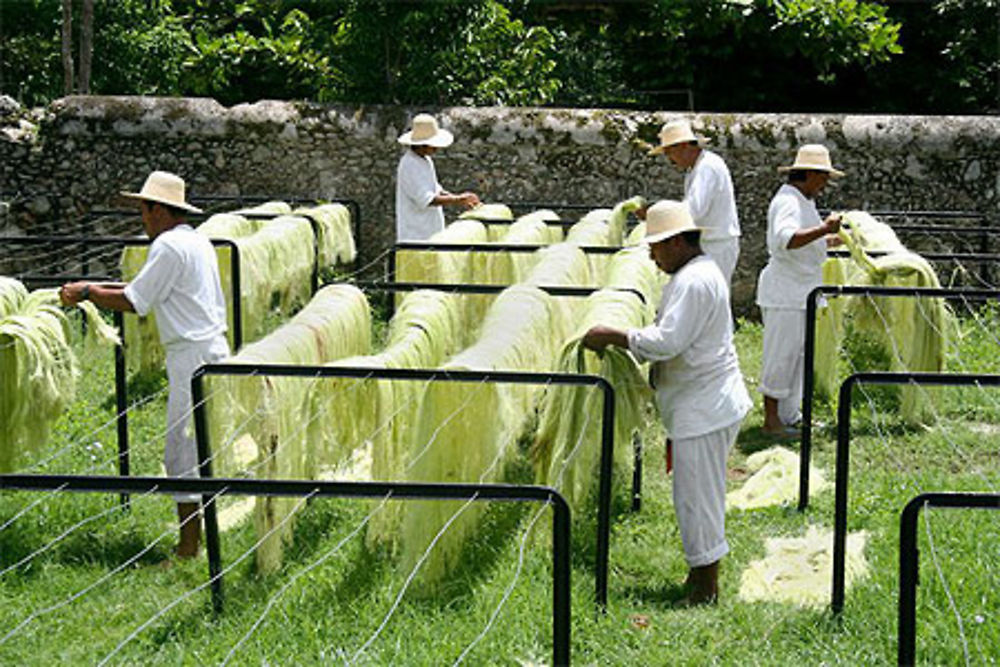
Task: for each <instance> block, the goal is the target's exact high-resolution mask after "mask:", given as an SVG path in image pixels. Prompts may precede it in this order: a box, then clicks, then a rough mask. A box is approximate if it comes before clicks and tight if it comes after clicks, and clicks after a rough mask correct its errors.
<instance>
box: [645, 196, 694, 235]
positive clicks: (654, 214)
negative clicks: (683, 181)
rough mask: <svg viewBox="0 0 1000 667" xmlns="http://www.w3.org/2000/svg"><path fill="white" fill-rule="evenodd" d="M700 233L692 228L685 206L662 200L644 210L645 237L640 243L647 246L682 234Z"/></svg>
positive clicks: (692, 221) (691, 220)
mask: <svg viewBox="0 0 1000 667" xmlns="http://www.w3.org/2000/svg"><path fill="white" fill-rule="evenodd" d="M700 231H701V227H695V226H694V220H693V219H692V218H691V212H690V211H688V207H687V204H684V203H683V202H679V201H671V200H669V199H663V200H661V201H658V202H656V203H655V204H653V205H652V206H650V207H649V209H647V210H646V235H645V236H644V237H643V239H642V243H643V245H647V246H649V245H653V244H654V243H659V242H660V241H666V240H667V239H669V238H671V237H672V236H677V235H678V234H681V233H683V232H700Z"/></svg>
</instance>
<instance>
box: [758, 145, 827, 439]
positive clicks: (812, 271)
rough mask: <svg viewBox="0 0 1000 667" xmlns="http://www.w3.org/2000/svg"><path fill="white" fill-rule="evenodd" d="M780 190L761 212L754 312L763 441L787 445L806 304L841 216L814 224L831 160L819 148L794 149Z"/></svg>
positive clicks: (795, 417) (797, 397)
mask: <svg viewBox="0 0 1000 667" xmlns="http://www.w3.org/2000/svg"><path fill="white" fill-rule="evenodd" d="M778 171H779V172H782V173H787V182H786V183H785V184H783V185H782V186H781V187H780V188H778V191H777V193H775V195H774V197H773V198H772V199H771V205H770V206H769V207H768V209H767V252H768V255H769V258H768V261H767V265H766V266H765V267H764V269H763V270H762V271H761V272H760V277H759V278H758V280H757V305H758V306H760V311H761V316H762V318H763V321H764V353H763V359H762V366H763V367H762V369H761V377H760V392H761V394H763V395H764V426H763V430H764V432H765V433H767V434H768V435H771V436H774V437H776V438H779V439H793V438H795V437H796V436H797V435H798V430H797V429H796V428H795V424H796V423H797V422H799V421H800V420H801V418H802V413H801V411H800V409H801V405H802V373H803V370H804V369H803V361H804V357H805V330H806V297H807V296H808V295H809V292H811V291H812V290H813V289H814V288H816V287H818V286H819V285H821V284H822V283H823V262H824V261H825V260H826V249H827V248H828V247H833V246H835V245H839V244H840V239H839V238H838V237H837V236H836V233H837V231H838V230H839V229H840V216H839V215H837V214H830V215H828V216H827V217H826V219H821V218H820V215H819V211H817V209H816V202H815V199H816V195H818V194H819V193H820V192H821V191H822V190H823V188H825V187H826V185H827V183H829V182H830V179H831V178H840V177H841V176H843V175H844V172H842V171H839V170H837V169H834V168H833V166H832V165H831V163H830V152H829V151H828V150H827V149H826V147H825V146H822V145H820V144H806V145H804V146H802V147H801V148H799V150H798V153H797V154H796V156H795V162H794V164H792V165H791V166H787V167H779V168H778Z"/></svg>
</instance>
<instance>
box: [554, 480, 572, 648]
mask: <svg viewBox="0 0 1000 667" xmlns="http://www.w3.org/2000/svg"><path fill="white" fill-rule="evenodd" d="M549 502H550V504H551V505H552V577H553V585H552V664H553V665H568V664H569V654H570V628H571V625H572V624H571V622H570V609H571V607H570V571H571V568H570V553H571V549H570V511H569V505H567V504H566V500H565V499H564V498H563V497H562V496H560V495H559V494H557V493H553V494H552V495H551V496H550V500H549Z"/></svg>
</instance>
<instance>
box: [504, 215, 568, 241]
mask: <svg viewBox="0 0 1000 667" xmlns="http://www.w3.org/2000/svg"><path fill="white" fill-rule="evenodd" d="M534 220H537V221H539V222H559V220H560V218H559V215H558V214H557V213H556V212H555V211H551V210H549V209H547V208H542V209H538V210H535V211H532V212H531V213H525V214H524V215H522V216H521V217H519V218H518V219H517V221H516V222H515V223H514V225H511V231H513V228H514V226H515V225H516V224H517V223H518V222H522V221H523V222H525V223H526V224H527V223H530V222H531V221H534ZM545 229H546V231H547V238H546V239H545V240H544V241H539V243H559V242H560V241H562V240H563V237H564V236H565V234H563V228H562V226H560V225H545ZM504 242H505V243H510V242H511V241H510V240H509V233H508V239H505V240H504ZM514 242H515V243H524V241H514Z"/></svg>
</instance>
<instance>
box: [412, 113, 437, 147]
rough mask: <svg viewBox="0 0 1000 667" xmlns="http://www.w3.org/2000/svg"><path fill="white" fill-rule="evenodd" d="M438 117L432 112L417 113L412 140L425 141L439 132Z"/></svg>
mask: <svg viewBox="0 0 1000 667" xmlns="http://www.w3.org/2000/svg"><path fill="white" fill-rule="evenodd" d="M439 129H440V128H438V122H437V118H435V117H434V116H432V115H430V114H426V113H422V114H417V115H416V116H414V118H413V133H412V134H411V135H410V140H411V141H413V142H417V141H425V140H427V139H430V138H431V137H433V136H434V135H436V134H437V133H438V130H439Z"/></svg>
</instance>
